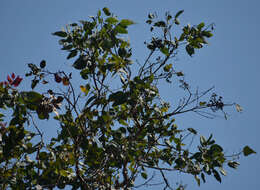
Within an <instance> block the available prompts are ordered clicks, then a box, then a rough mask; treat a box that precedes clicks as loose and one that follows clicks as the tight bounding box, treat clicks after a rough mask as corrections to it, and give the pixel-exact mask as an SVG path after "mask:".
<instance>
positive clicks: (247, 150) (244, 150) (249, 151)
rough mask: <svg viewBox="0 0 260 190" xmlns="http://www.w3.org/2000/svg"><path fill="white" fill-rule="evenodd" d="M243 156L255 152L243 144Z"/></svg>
mask: <svg viewBox="0 0 260 190" xmlns="http://www.w3.org/2000/svg"><path fill="white" fill-rule="evenodd" d="M243 153H244V156H249V155H250V154H256V152H255V151H254V150H253V149H251V148H250V147H249V146H245V147H244V149H243Z"/></svg>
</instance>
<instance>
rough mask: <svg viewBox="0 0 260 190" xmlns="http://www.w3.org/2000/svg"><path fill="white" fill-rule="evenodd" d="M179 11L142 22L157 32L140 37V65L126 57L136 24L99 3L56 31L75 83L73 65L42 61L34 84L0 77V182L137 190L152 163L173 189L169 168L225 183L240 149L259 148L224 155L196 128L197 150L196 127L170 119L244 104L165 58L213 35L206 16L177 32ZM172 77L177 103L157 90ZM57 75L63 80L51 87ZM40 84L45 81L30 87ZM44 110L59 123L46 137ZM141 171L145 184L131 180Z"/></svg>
mask: <svg viewBox="0 0 260 190" xmlns="http://www.w3.org/2000/svg"><path fill="white" fill-rule="evenodd" d="M182 13H183V11H179V12H178V13H177V14H176V15H175V16H172V15H171V14H170V13H166V14H165V18H164V19H163V20H160V19H159V18H158V17H157V15H156V14H149V15H148V19H147V21H146V23H147V24H148V25H149V26H150V31H151V33H152V35H153V36H152V38H151V40H150V41H149V42H145V46H146V47H147V52H148V55H147V58H146V59H145V61H144V63H142V64H140V63H138V65H137V63H134V62H133V60H132V59H131V56H132V51H131V46H130V42H129V41H128V40H127V39H126V38H125V34H127V33H128V27H129V26H130V25H133V24H134V22H133V21H131V20H128V19H122V20H120V19H118V18H117V17H116V16H115V15H113V14H112V13H111V12H110V11H109V9H108V8H103V13H102V12H101V11H98V13H97V16H95V17H90V19H89V20H87V21H80V22H79V23H72V24H70V25H68V26H67V27H66V30H62V31H58V32H55V33H53V35H55V36H58V37H60V38H61V39H60V40H59V43H60V44H61V46H62V50H65V51H68V52H69V53H68V56H67V59H72V58H74V61H73V68H75V69H76V70H77V71H78V72H77V73H79V74H80V77H81V81H79V82H77V83H78V84H79V86H75V85H73V83H72V81H73V77H72V75H73V74H75V73H66V72H65V71H55V72H52V71H50V70H48V69H47V68H46V67H47V66H46V65H47V64H46V61H45V60H43V61H41V62H40V64H39V65H37V64H32V63H30V64H28V66H29V72H28V73H26V77H32V83H31V90H29V91H19V89H18V88H17V87H18V86H19V84H20V83H21V82H22V80H23V79H22V78H21V77H20V76H16V75H15V74H11V76H8V77H7V81H4V82H2V83H0V108H1V111H2V113H1V114H0V119H1V120H0V126H1V128H0V129H1V130H0V182H1V183H0V184H1V185H0V187H1V189H8V188H11V189H37V190H39V189H53V188H55V187H57V188H60V189H62V188H64V187H66V186H70V187H71V189H130V188H132V187H136V188H138V187H142V186H144V185H147V184H148V183H150V181H151V180H152V179H153V175H150V174H151V172H149V173H148V170H154V171H156V172H158V173H159V174H160V175H161V177H162V181H163V182H164V189H167V188H169V189H173V188H172V187H171V186H170V183H169V181H168V179H167V177H166V176H165V174H164V172H165V171H172V172H176V171H179V172H183V173H187V174H190V175H193V176H194V178H195V180H196V181H197V183H198V185H200V180H202V181H203V182H206V175H212V176H214V177H215V178H216V180H218V181H219V182H221V176H220V173H221V174H223V175H225V173H226V172H225V170H224V167H225V166H226V165H227V166H229V167H231V168H234V169H235V168H237V166H238V165H239V163H238V162H237V159H238V156H239V155H241V154H244V156H248V155H250V154H253V153H255V152H254V150H252V149H251V148H250V147H249V146H245V147H244V148H243V150H242V151H241V152H238V153H237V154H234V155H232V156H231V157H228V156H226V155H225V154H224V152H223V148H222V147H221V146H220V145H219V144H217V143H216V141H215V140H214V139H213V135H210V137H208V138H206V137H204V136H200V142H199V144H198V145H197V148H191V146H190V144H192V143H193V138H192V137H193V136H195V135H198V132H197V131H196V130H195V129H193V128H188V129H183V128H180V127H178V126H177V124H176V123H175V119H174V118H176V117H178V115H180V114H186V113H188V112H193V113H196V114H199V115H202V116H204V117H214V112H217V111H219V112H221V113H223V115H224V117H226V113H225V111H224V108H225V107H226V106H235V107H236V109H237V110H238V111H241V110H242V108H241V107H240V106H239V105H238V104H226V103H224V102H223V98H222V97H220V96H218V95H217V94H215V93H212V88H210V89H208V90H206V91H204V92H197V91H195V92H194V91H193V90H192V88H191V87H190V85H189V84H188V83H187V82H186V81H185V80H184V74H183V72H181V71H177V70H176V69H175V67H174V65H173V64H172V63H170V60H171V59H173V58H175V57H176V56H177V53H178V51H177V50H182V49H181V48H182V47H184V48H185V49H183V50H184V51H186V52H187V54H188V55H189V56H192V55H193V54H195V50H196V51H197V50H198V49H201V48H202V47H203V46H205V45H206V44H207V41H206V40H207V39H208V38H210V37H211V36H212V30H213V24H211V25H208V26H205V24H204V23H200V24H198V25H194V26H190V25H186V26H184V27H183V28H182V31H181V34H180V35H179V36H178V35H177V34H176V35H173V30H172V28H173V27H177V26H179V25H180V22H179V20H178V17H179V16H180V15H181V14H182ZM102 14H104V16H102ZM111 81H112V82H111ZM172 81H173V82H175V83H179V85H180V88H181V89H183V92H184V93H185V94H186V96H185V97H183V99H181V101H180V102H179V104H178V105H174V106H170V103H167V102H165V101H164V100H163V99H162V97H161V96H160V93H159V90H158V85H159V84H160V83H161V82H166V83H171V82H172ZM53 83H57V84H60V88H58V89H55V88H53V86H52V84H53ZM38 85H42V86H43V87H42V88H41V89H39V88H38V90H37V91H36V90H35V89H36V86H38ZM118 86H119V88H118ZM209 93H212V94H211V95H210V96H209V97H208V94H209ZM10 113H12V114H10ZM5 116H8V117H5ZM50 116H53V118H54V119H55V120H56V122H57V123H58V125H59V131H58V133H57V135H54V136H53V137H52V138H51V140H50V141H49V142H46V141H45V140H44V139H45V138H44V130H47V128H40V127H39V126H38V125H37V124H36V122H35V120H36V119H37V118H38V119H39V120H51V119H50ZM138 177H142V178H143V180H144V183H143V184H141V185H137V184H136V183H135V180H136V179H137V178H138ZM177 189H179V190H180V189H183V186H182V185H180V186H179V187H178V188H177Z"/></svg>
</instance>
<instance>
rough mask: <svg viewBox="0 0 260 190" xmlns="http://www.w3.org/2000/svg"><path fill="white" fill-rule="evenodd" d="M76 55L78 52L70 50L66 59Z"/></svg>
mask: <svg viewBox="0 0 260 190" xmlns="http://www.w3.org/2000/svg"><path fill="white" fill-rule="evenodd" d="M77 54H78V51H77V50H76V49H74V50H71V51H70V53H69V55H68V56H67V59H71V58H73V57H75V56H76V55H77Z"/></svg>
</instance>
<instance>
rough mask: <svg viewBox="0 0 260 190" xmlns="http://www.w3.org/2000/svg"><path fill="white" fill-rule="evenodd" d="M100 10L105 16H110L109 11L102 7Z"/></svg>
mask: <svg viewBox="0 0 260 190" xmlns="http://www.w3.org/2000/svg"><path fill="white" fill-rule="evenodd" d="M102 10H103V12H104V13H105V15H106V16H110V15H111V13H110V11H109V9H108V8H107V7H104V8H103V9H102Z"/></svg>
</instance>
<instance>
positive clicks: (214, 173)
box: [212, 169, 221, 183]
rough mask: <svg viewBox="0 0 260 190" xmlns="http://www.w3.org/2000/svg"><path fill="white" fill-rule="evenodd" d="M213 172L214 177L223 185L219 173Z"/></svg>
mask: <svg viewBox="0 0 260 190" xmlns="http://www.w3.org/2000/svg"><path fill="white" fill-rule="evenodd" d="M212 172H213V175H214V177H215V178H216V180H217V181H218V182H219V183H221V177H220V175H219V173H218V172H217V170H215V169H213V170H212Z"/></svg>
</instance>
